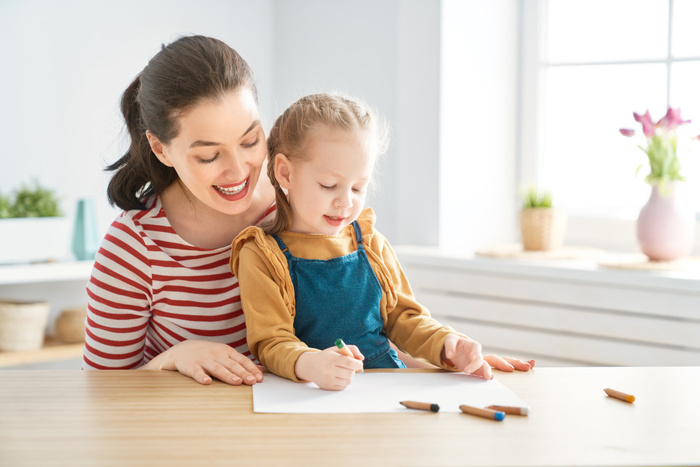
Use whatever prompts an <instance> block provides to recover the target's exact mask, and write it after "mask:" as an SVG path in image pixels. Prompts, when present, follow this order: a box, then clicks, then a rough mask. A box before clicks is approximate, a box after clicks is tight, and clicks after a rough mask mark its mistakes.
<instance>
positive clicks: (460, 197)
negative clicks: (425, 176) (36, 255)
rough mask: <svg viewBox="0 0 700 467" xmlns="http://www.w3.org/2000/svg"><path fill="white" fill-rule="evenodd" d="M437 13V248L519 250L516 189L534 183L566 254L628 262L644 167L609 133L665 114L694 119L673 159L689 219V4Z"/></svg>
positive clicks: (696, 85) (698, 189) (515, 2)
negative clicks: (589, 252) (644, 116)
mask: <svg viewBox="0 0 700 467" xmlns="http://www.w3.org/2000/svg"><path fill="white" fill-rule="evenodd" d="M441 5H442V16H441V77H440V161H439V165H440V201H439V205H440V226H439V232H440V246H441V247H443V248H445V249H454V250H455V251H463V250H466V251H474V250H477V249H479V248H482V247H486V246H490V245H493V244H498V243H507V242H508V243H510V242H514V241H518V240H519V238H520V233H519V229H518V221H517V212H518V210H519V207H520V198H519V191H520V190H522V189H524V188H526V187H527V185H529V184H532V183H536V184H537V185H538V186H540V187H541V188H547V189H550V190H552V191H553V193H554V197H555V202H557V203H558V204H563V205H564V206H566V208H567V210H568V212H569V221H568V224H567V237H566V243H567V244H568V245H571V246H593V247H598V248H602V249H605V250H609V251H620V252H638V247H637V243H636V234H635V221H636V218H637V215H638V214H639V209H640V208H641V206H643V205H644V203H646V201H647V199H648V197H649V192H650V188H649V186H648V185H647V184H646V183H644V181H643V179H644V176H645V175H646V170H648V161H647V159H646V155H645V154H644V153H643V152H642V151H641V150H640V149H639V148H637V144H638V143H643V141H642V139H641V136H640V139H639V140H637V141H634V140H633V139H630V138H625V137H623V136H622V135H621V134H620V133H619V131H618V130H619V129H620V128H634V129H635V130H637V131H638V130H639V129H640V126H639V124H637V123H636V122H635V121H634V118H633V116H632V113H633V112H638V113H644V112H645V111H646V110H647V109H648V110H649V111H650V112H651V115H652V117H653V118H654V119H659V118H661V117H662V116H663V115H664V114H665V112H666V109H667V106H668V105H669V104H670V105H671V106H673V107H680V108H681V111H682V116H683V118H685V119H692V120H694V121H693V123H692V124H691V125H685V126H682V127H681V128H680V131H679V151H678V152H679V157H680V158H681V163H682V164H683V165H682V168H683V170H682V173H683V174H684V175H685V176H686V177H687V179H688V183H687V184H684V188H685V189H686V191H690V193H688V195H689V197H690V199H692V200H694V202H695V203H696V209H697V210H698V212H700V143H698V142H694V143H693V142H692V141H691V139H690V138H691V137H692V136H694V135H698V134H700V98H699V97H698V95H699V94H700V28H697V26H696V24H697V18H700V2H698V1H697V0H589V1H585V2H584V1H581V0H501V1H489V2H465V1H463V0H442V3H441ZM638 135H641V133H640V132H639V131H638ZM681 144H683V147H681V146H680V145H681ZM691 148H692V150H693V151H694V152H691V153H687V152H686V150H688V149H691ZM638 166H641V169H640V171H639V173H638V174H635V171H636V169H637V167H638ZM693 191H694V193H693ZM696 237H697V240H696V252H695V254H698V252H700V226H699V228H698V230H697V234H696Z"/></svg>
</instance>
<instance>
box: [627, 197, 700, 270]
mask: <svg viewBox="0 0 700 467" xmlns="http://www.w3.org/2000/svg"><path fill="white" fill-rule="evenodd" d="M678 191H679V190H677V186H676V183H669V184H668V185H667V186H666V191H665V192H664V193H661V192H660V191H659V187H658V185H653V186H652V187H651V196H649V201H647V204H645V205H644V207H643V208H642V210H641V211H640V212H639V218H638V219H637V241H638V242H639V246H640V248H641V249H642V252H643V253H644V254H645V255H647V256H648V257H649V259H650V260H651V261H673V260H674V259H678V258H680V257H682V256H685V255H687V254H689V253H690V251H691V250H692V249H693V240H694V235H695V210H694V209H693V208H692V206H691V205H689V204H688V203H685V202H684V200H683V199H682V195H679V193H678Z"/></svg>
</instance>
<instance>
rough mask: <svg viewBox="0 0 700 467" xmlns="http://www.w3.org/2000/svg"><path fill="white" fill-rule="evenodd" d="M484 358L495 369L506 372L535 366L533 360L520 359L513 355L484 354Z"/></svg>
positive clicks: (527, 369)
mask: <svg viewBox="0 0 700 467" xmlns="http://www.w3.org/2000/svg"><path fill="white" fill-rule="evenodd" d="M484 360H486V361H487V362H488V363H489V365H491V366H492V367H494V368H496V369H497V370H501V371H507V372H511V371H513V370H519V371H530V369H531V368H532V367H534V366H535V361H534V360H520V359H518V358H513V357H499V356H498V355H484Z"/></svg>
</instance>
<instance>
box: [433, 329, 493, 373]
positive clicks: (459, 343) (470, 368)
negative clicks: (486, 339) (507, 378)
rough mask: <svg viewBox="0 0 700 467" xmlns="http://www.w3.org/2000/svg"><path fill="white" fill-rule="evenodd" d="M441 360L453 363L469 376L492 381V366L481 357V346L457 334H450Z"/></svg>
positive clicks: (446, 339)
mask: <svg viewBox="0 0 700 467" xmlns="http://www.w3.org/2000/svg"><path fill="white" fill-rule="evenodd" d="M441 358H442V359H443V360H445V361H448V362H450V363H452V365H454V366H455V367H457V368H459V369H460V370H462V371H463V372H465V373H466V374H468V375H474V376H479V377H481V378H484V379H492V378H493V374H491V365H489V364H488V362H486V361H485V360H484V356H483V355H481V344H479V343H478V342H476V341H473V340H470V339H465V338H464V337H460V336H457V335H455V334H448V335H447V337H446V338H445V344H444V345H443V348H442V353H441Z"/></svg>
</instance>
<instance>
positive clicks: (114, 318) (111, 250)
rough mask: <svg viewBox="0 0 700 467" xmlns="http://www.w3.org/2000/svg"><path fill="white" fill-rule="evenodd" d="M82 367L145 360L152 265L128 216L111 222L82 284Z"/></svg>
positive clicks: (134, 364) (131, 364)
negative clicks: (84, 295)
mask: <svg viewBox="0 0 700 467" xmlns="http://www.w3.org/2000/svg"><path fill="white" fill-rule="evenodd" d="M86 290H87V299H88V310H87V320H86V323H85V344H84V347H83V365H82V366H83V369H130V368H135V367H138V366H140V365H141V364H142V363H143V355H144V348H145V343H146V331H147V329H148V322H149V318H150V316H151V297H152V292H151V291H152V287H151V266H150V261H149V258H148V253H147V248H146V245H145V244H144V242H143V239H142V238H141V237H140V236H139V234H138V233H137V232H136V230H135V227H134V225H133V222H132V221H131V219H130V218H126V217H124V216H122V217H120V218H118V219H117V220H115V221H114V222H113V223H112V225H111V226H110V228H109V230H108V232H107V235H106V236H105V238H104V240H103V241H102V244H101V246H100V249H99V251H98V252H97V255H96V256H95V263H94V266H93V269H92V273H91V275H90V280H89V282H88V284H87V287H86Z"/></svg>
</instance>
